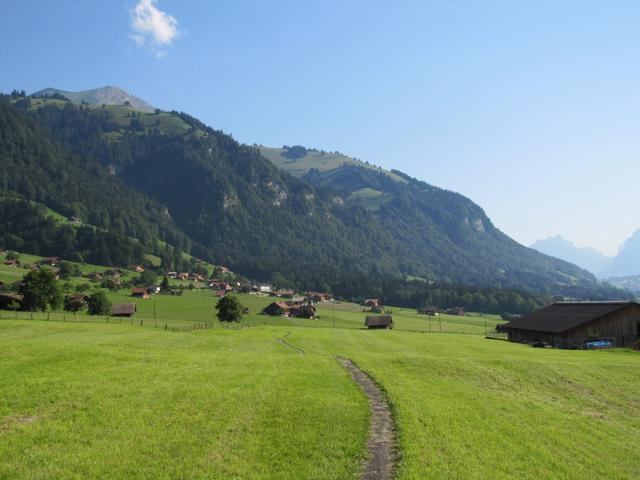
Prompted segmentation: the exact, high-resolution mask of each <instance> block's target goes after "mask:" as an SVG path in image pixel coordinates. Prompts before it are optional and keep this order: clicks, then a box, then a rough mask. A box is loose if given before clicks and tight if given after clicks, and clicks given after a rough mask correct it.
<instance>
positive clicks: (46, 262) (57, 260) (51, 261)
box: [40, 257, 60, 267]
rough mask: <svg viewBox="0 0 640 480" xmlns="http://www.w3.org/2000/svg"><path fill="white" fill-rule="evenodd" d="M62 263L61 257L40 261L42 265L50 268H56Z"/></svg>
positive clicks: (46, 258)
mask: <svg viewBox="0 0 640 480" xmlns="http://www.w3.org/2000/svg"><path fill="white" fill-rule="evenodd" d="M59 263H60V258H59V257H45V258H43V259H42V260H40V265H49V266H50V267H55V266H56V265H58V264H59Z"/></svg>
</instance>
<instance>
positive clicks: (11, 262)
mask: <svg viewBox="0 0 640 480" xmlns="http://www.w3.org/2000/svg"><path fill="white" fill-rule="evenodd" d="M4 264H5V265H6V266H7V267H14V268H16V267H18V266H20V262H19V261H18V260H5V261H4Z"/></svg>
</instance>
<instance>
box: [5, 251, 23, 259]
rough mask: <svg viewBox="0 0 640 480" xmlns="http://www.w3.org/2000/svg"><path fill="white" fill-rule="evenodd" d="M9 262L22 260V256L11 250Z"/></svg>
mask: <svg viewBox="0 0 640 480" xmlns="http://www.w3.org/2000/svg"><path fill="white" fill-rule="evenodd" d="M7 260H20V255H19V254H18V252H14V251H11V250H9V251H8V252H7Z"/></svg>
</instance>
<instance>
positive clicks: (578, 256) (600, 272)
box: [531, 230, 640, 285]
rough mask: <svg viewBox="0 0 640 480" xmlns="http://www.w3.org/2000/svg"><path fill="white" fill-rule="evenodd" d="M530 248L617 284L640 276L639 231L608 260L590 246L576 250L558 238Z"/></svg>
mask: <svg viewBox="0 0 640 480" xmlns="http://www.w3.org/2000/svg"><path fill="white" fill-rule="evenodd" d="M531 248H535V249H536V250H538V251H539V252H542V253H544V254H546V255H550V256H552V257H556V258H561V259H562V260H566V261H567V262H571V263H574V264H576V265H578V266H579V267H582V268H584V269H585V270H588V271H590V272H592V273H594V274H595V275H596V276H598V277H599V278H604V279H608V280H609V279H611V278H612V277H615V278H614V279H615V280H616V282H617V284H620V285H622V284H623V283H624V281H621V280H623V279H624V278H625V277H634V276H638V275H640V230H638V231H636V232H635V233H634V234H633V235H632V236H631V237H629V238H628V239H627V240H626V241H625V243H624V244H623V245H622V248H621V249H620V251H619V252H618V253H617V255H615V256H613V257H608V256H606V255H604V254H603V253H602V252H600V251H598V250H597V249H595V248H593V247H578V246H576V245H575V244H574V243H573V242H571V241H569V240H566V239H565V238H563V237H562V236H560V235H557V236H555V237H549V238H546V239H544V240H538V241H537V242H535V243H534V244H533V245H531ZM616 282H614V283H616Z"/></svg>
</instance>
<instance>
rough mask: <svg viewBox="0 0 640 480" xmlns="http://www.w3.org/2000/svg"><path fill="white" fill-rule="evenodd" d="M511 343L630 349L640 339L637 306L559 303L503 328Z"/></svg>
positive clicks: (515, 320) (608, 303) (634, 304)
mask: <svg viewBox="0 0 640 480" xmlns="http://www.w3.org/2000/svg"><path fill="white" fill-rule="evenodd" d="M501 329H502V330H504V331H506V332H507V335H508V338H509V340H510V341H512V342H519V343H528V344H538V343H545V344H548V345H551V346H553V347H556V348H582V347H584V345H585V344H586V343H587V342H589V341H593V340H607V341H609V342H611V344H612V345H613V346H615V347H631V346H633V344H634V343H635V342H636V341H637V340H638V338H640V304H639V303H636V302H558V303H555V304H553V305H551V306H548V307H546V308H542V309H540V310H536V311H535V312H532V313H530V314H528V315H524V316H522V317H521V318H517V319H513V320H512V321H510V322H509V323H505V324H503V325H502V326H501Z"/></svg>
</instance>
